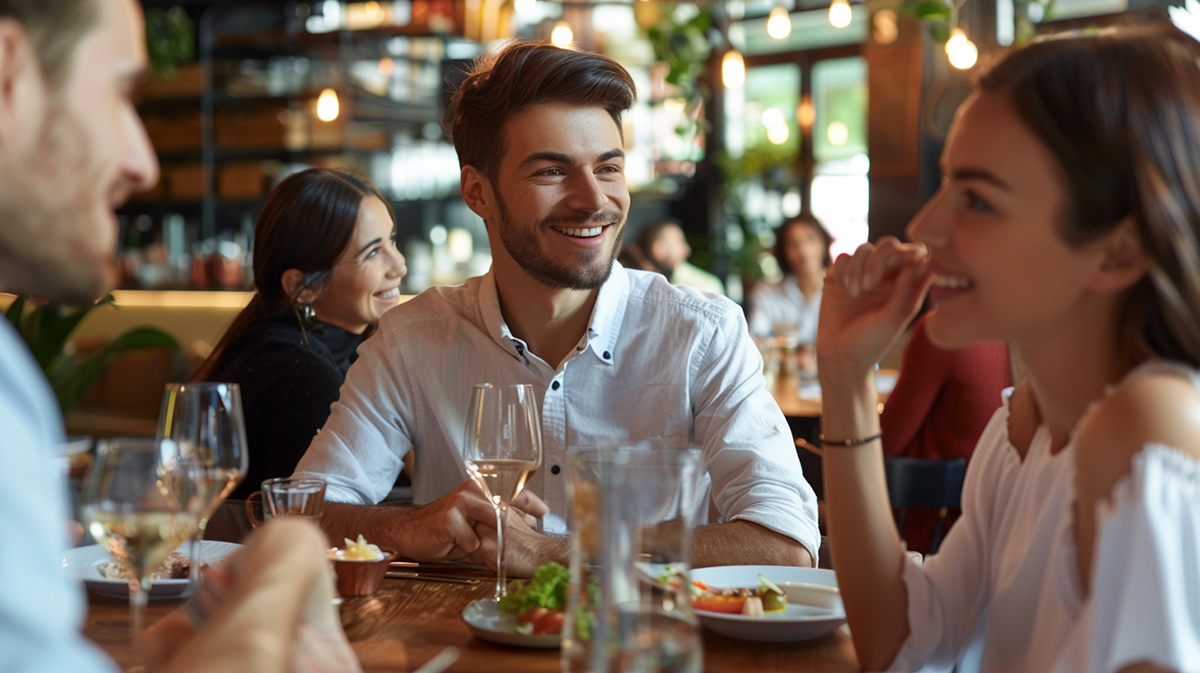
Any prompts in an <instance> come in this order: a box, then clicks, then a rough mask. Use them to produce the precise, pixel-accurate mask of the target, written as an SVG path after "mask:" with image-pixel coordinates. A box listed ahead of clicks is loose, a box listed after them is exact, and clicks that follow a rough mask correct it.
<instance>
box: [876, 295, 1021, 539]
mask: <svg viewBox="0 0 1200 673" xmlns="http://www.w3.org/2000/svg"><path fill="white" fill-rule="evenodd" d="M928 317H929V314H928V313H926V314H925V315H922V316H921V317H920V318H918V319H917V321H916V323H915V324H914V325H913V328H912V337H911V338H910V339H909V342H908V346H906V347H905V349H904V357H903V359H902V361H901V365H900V378H899V380H897V381H896V388H895V389H894V390H892V393H891V395H890V396H889V397H888V400H887V404H885V405H884V407H883V413H882V414H881V415H880V417H879V423H880V426H881V429H882V431H883V455H885V456H905V457H908V458H925V459H930V460H954V459H955V458H965V459H967V460H968V461H969V460H970V459H971V452H972V451H974V450H975V443H976V442H977V441H979V435H980V434H982V433H983V428H984V426H986V425H987V423H988V420H989V419H991V417H992V414H993V413H994V412H995V411H996V409H997V408H998V407H999V406H1000V392H1001V391H1002V390H1004V389H1005V388H1007V387H1009V386H1011V385H1012V373H1011V369H1010V367H1009V361H1008V347H1007V346H1005V345H1004V344H1003V343H998V342H991V343H975V344H971V345H968V346H966V347H963V348H959V349H957V350H943V349H941V348H938V347H937V346H935V345H934V344H933V343H932V342H931V341H930V340H929V336H928V335H927V334H926V333H925V320H926V319H927V318H928ZM957 514H958V513H957V512H951V513H950V516H949V518H948V519H947V522H946V523H947V525H949V524H950V523H952V522H953V520H954V518H956V517H957ZM937 519H938V516H937V512H934V511H914V512H909V513H908V514H907V515H906V516H905V521H904V530H903V531H901V532H902V534H903V536H904V541H905V542H906V543H907V544H908V548H909V549H910V550H911V551H918V552H921V553H923V554H924V553H928V552H929V550H930V547H931V546H932V543H933V535H934V531H935V529H936V528H937Z"/></svg>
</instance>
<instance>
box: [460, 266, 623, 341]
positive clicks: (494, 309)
mask: <svg viewBox="0 0 1200 673" xmlns="http://www.w3.org/2000/svg"><path fill="white" fill-rule="evenodd" d="M628 303H629V275H628V274H626V273H625V268H624V267H622V266H621V264H620V263H619V262H617V261H616V260H613V263H612V273H610V274H609V276H608V280H606V281H604V284H603V285H601V286H600V293H599V294H598V295H597V296H596V305H595V306H594V307H593V308H592V318H591V320H590V321H589V322H588V328H587V334H586V335H585V336H584V340H585V341H586V343H587V345H588V347H590V348H591V349H592V352H594V353H595V354H596V357H598V358H600V360H601V361H602V362H604V363H607V364H613V362H614V360H615V359H616V357H617V335H619V334H620V333H621V321H622V320H623V319H624V318H625V306H626V305H627V304H628ZM479 311H480V313H481V316H482V318H483V324H484V326H485V327H486V328H487V332H488V334H489V335H490V336H491V337H492V340H493V341H495V342H496V343H497V344H499V345H500V347H501V348H503V349H504V350H505V351H507V352H508V353H509V354H510V355H512V356H513V357H515V358H520V359H522V360H524V359H525V349H526V348H527V345H526V344H525V342H523V341H521V340H520V339H518V338H517V337H515V336H513V333H512V331H511V330H510V329H509V328H508V323H506V322H504V314H503V313H501V312H500V294H499V292H498V291H497V290H496V276H495V272H494V270H493V269H489V270H488V272H487V273H486V274H484V276H483V278H482V279H481V282H480V284H479Z"/></svg>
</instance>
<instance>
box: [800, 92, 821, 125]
mask: <svg viewBox="0 0 1200 673" xmlns="http://www.w3.org/2000/svg"><path fill="white" fill-rule="evenodd" d="M816 121H817V109H816V108H815V107H813V102H812V97H811V96H805V97H804V98H803V99H802V100H801V101H800V105H798V106H796V123H797V124H799V125H800V126H801V127H802V128H806V129H810V128H812V125H813V124H814V123H815V122H816Z"/></svg>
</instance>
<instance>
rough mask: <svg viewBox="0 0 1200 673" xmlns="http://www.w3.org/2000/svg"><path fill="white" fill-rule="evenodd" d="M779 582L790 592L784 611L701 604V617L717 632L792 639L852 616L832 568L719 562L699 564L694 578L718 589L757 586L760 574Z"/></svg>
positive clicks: (830, 627) (698, 613) (820, 632)
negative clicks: (752, 612)
mask: <svg viewBox="0 0 1200 673" xmlns="http://www.w3.org/2000/svg"><path fill="white" fill-rule="evenodd" d="M759 573H762V574H763V575H764V576H765V577H766V578H767V579H769V580H771V581H772V582H774V583H776V584H778V585H779V588H780V589H783V591H784V593H786V594H787V597H788V605H787V607H786V608H785V609H783V610H782V611H780V612H774V613H771V614H769V615H765V616H762V617H747V616H745V615H729V614H722V613H720V612H707V611H705V610H696V616H697V617H699V618H700V623H701V624H703V625H705V626H707V627H708V628H710V629H712V630H713V631H716V632H717V633H720V634H723V635H726V636H732V637H734V638H745V639H747V640H769V641H790V640H808V639H810V638H819V637H821V636H823V635H825V634H826V633H829V632H830V631H832V630H834V629H836V628H837V627H839V626H841V625H842V624H844V623H845V622H846V611H845V608H843V607H842V600H841V595H840V594H838V593H836V592H837V578H836V576H835V575H834V574H833V571H832V570H821V569H817V568H792V567H788V566H717V567H714V568H693V569H692V572H691V577H692V579H693V580H699V581H701V582H704V583H705V584H707V585H708V586H710V587H713V588H716V589H736V588H740V587H757V586H758V585H759V581H758V574H759Z"/></svg>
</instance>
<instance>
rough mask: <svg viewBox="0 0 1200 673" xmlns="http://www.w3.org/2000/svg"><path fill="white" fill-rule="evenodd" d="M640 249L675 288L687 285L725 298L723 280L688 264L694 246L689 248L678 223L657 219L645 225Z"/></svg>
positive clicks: (638, 244)
mask: <svg viewBox="0 0 1200 673" xmlns="http://www.w3.org/2000/svg"><path fill="white" fill-rule="evenodd" d="M637 246H638V247H639V248H641V250H642V253H643V254H644V255H645V256H646V259H648V260H649V261H650V263H651V265H653V267H654V269H653V270H655V271H658V272H659V273H661V274H662V275H664V276H666V277H667V279H668V280H670V281H671V284H672V285H687V286H689V287H694V288H696V289H697V290H700V291H701V292H709V293H711V294H719V295H722V296H724V294H725V284H724V283H722V282H721V279H720V278H717V277H716V276H714V275H712V274H711V273H709V272H707V271H705V270H704V269H701V268H700V267H698V266H695V265H694V264H689V263H688V259H689V258H691V256H692V246H690V245H688V242H687V237H686V236H684V235H683V229H682V228H681V227H680V226H679V222H678V221H676V220H672V219H664V220H655V221H653V222H649V223H647V224H645V225H643V226H642V230H641V232H640V233H639V234H638V242H637Z"/></svg>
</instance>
